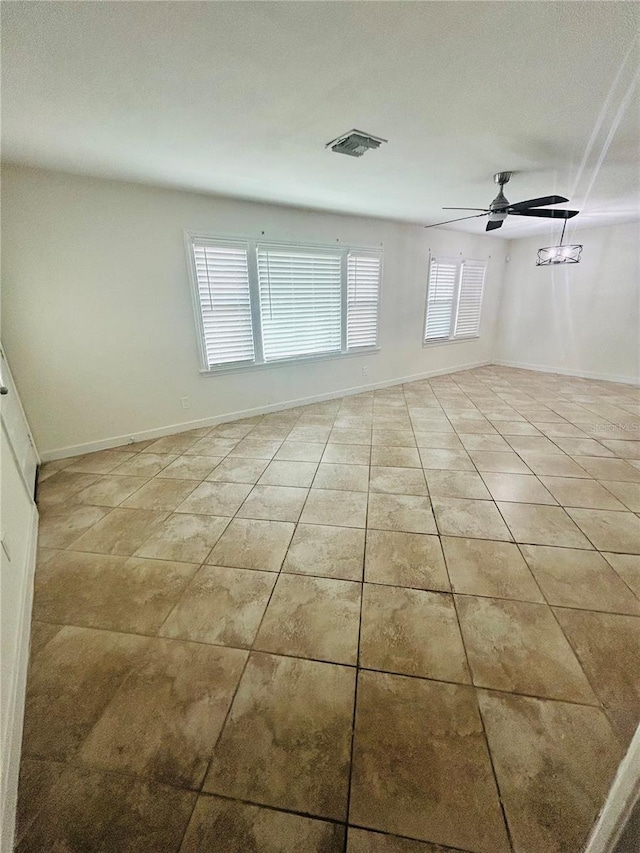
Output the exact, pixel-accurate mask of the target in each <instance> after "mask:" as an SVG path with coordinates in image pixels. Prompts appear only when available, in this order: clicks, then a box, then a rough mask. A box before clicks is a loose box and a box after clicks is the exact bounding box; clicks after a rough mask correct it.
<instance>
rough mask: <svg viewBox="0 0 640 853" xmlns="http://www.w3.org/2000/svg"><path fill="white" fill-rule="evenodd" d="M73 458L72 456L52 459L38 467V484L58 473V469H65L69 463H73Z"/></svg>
mask: <svg viewBox="0 0 640 853" xmlns="http://www.w3.org/2000/svg"><path fill="white" fill-rule="evenodd" d="M73 458H74V457H72V456H71V457H68V458H67V459H52V460H51V461H50V462H43V463H42V464H41V465H40V467H39V468H38V484H39V485H41V484H42V483H44V481H45V480H48V479H49V478H50V477H53V475H54V474H57V473H58V471H63V470H64V469H65V468H68V467H69V465H73Z"/></svg>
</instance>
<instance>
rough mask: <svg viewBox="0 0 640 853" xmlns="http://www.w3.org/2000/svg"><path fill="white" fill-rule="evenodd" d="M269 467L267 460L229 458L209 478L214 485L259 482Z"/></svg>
mask: <svg viewBox="0 0 640 853" xmlns="http://www.w3.org/2000/svg"><path fill="white" fill-rule="evenodd" d="M268 465H269V461H268V460H267V459H244V458H240V457H235V456H234V457H231V456H229V457H227V458H226V459H223V460H222V462H220V464H219V465H217V466H216V467H215V468H214V470H213V471H212V472H211V473H210V474H209V475H208V476H207V480H211V482H214V483H251V484H255V483H257V482H258V480H259V479H260V477H261V476H262V474H263V472H264V471H265V470H266V468H267V466H268Z"/></svg>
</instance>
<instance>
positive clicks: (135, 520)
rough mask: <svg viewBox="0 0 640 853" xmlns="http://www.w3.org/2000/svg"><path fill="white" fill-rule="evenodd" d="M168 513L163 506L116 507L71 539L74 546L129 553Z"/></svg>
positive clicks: (79, 548)
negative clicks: (160, 507) (155, 507)
mask: <svg viewBox="0 0 640 853" xmlns="http://www.w3.org/2000/svg"><path fill="white" fill-rule="evenodd" d="M87 509H88V507H87ZM95 509H97V507H95ZM168 514H169V513H167V512H165V511H164V510H151V509H124V508H120V507H116V509H112V510H111V512H110V513H109V515H107V516H105V517H104V518H103V519H101V520H100V521H98V522H97V524H94V526H93V527H91V528H90V529H89V530H88V531H87V532H86V533H84V534H83V535H82V536H80V537H79V538H77V539H74V540H73V542H72V543H71V544H72V545H73V550H74V551H91V552H93V553H94V554H120V555H121V556H131V554H133V553H134V551H137V550H138V548H139V547H140V546H141V545H142V544H143V543H144V542H146V540H147V539H148V538H149V536H151V534H152V533H153V531H154V530H155V528H156V527H157V526H158V525H159V524H160V523H161V522H162V521H164V520H165V518H167V516H168Z"/></svg>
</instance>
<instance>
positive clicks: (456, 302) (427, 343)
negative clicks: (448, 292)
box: [422, 255, 488, 347]
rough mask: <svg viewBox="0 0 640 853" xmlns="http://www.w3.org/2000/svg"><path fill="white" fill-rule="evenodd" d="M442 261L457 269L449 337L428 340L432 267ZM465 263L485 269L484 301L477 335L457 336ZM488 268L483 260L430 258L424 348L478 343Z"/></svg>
mask: <svg viewBox="0 0 640 853" xmlns="http://www.w3.org/2000/svg"><path fill="white" fill-rule="evenodd" d="M438 260H440V261H441V262H445V261H446V262H448V263H450V264H455V265H456V267H457V271H456V284H455V290H454V293H453V308H452V311H451V317H450V319H449V335H448V336H447V337H446V338H427V337H426V331H427V314H428V310H429V288H430V286H431V265H432V263H433V261H436V263H437V262H438ZM465 263H471V264H481V265H482V266H483V268H484V279H483V282H482V300H481V302H480V311H479V312H478V333H477V334H475V335H456V334H455V329H456V323H457V321H458V311H459V310H460V294H461V292H462V275H463V272H464V265H465ZM487 268H488V262H487V261H486V260H485V259H483V258H463V257H458V258H453V257H450V256H448V255H441V256H440V258H438V256H437V255H430V256H429V272H428V278H427V288H426V292H425V303H424V317H423V321H422V346H423V347H435V346H440V345H442V344H459V343H463V342H464V341H477V340H478V338H479V337H480V330H481V324H482V309H483V307H484V297H485V285H486V282H487Z"/></svg>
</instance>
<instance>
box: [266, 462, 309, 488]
mask: <svg viewBox="0 0 640 853" xmlns="http://www.w3.org/2000/svg"><path fill="white" fill-rule="evenodd" d="M317 470H318V465H317V463H315V462H284V461H282V460H278V459H274V460H273V461H272V462H270V463H269V465H268V466H267V468H266V469H265V471H264V473H263V474H262V476H261V477H260V480H259V481H258V482H259V485H261V486H297V487H298V488H305V489H308V488H309V487H310V486H311V483H312V482H313V478H314V476H315V473H316V471H317Z"/></svg>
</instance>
